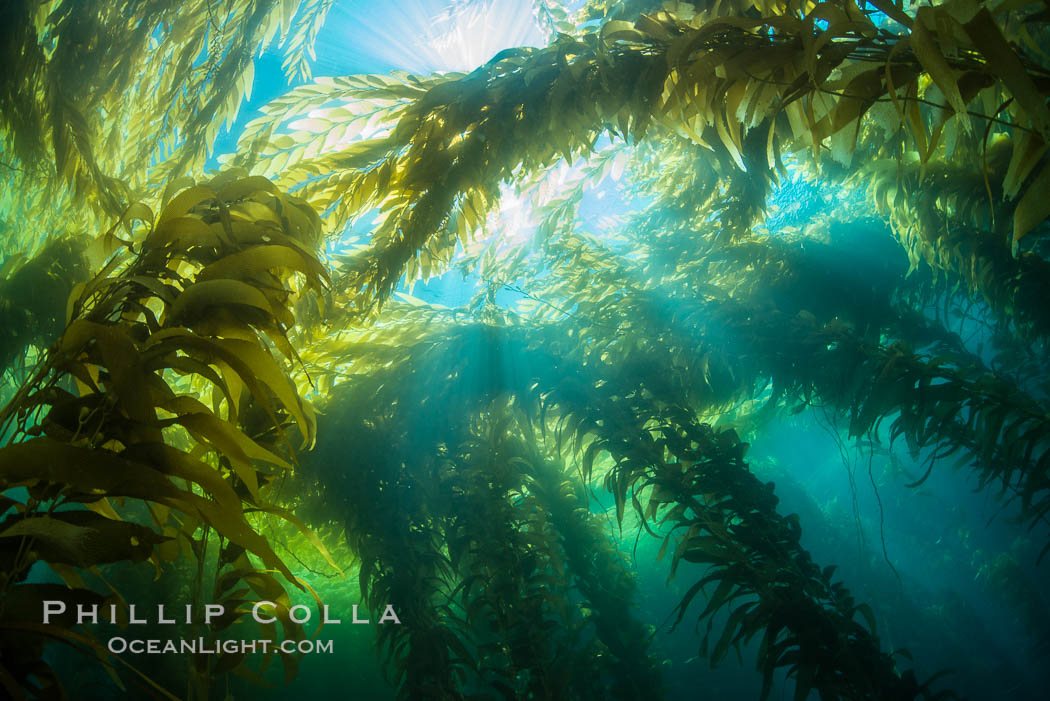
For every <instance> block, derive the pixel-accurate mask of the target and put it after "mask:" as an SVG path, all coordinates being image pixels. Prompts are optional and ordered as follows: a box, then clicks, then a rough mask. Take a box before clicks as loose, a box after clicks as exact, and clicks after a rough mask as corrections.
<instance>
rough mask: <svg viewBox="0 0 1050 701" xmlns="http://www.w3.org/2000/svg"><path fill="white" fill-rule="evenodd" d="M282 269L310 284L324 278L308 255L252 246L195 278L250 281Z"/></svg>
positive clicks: (276, 246) (296, 251) (222, 260)
mask: <svg viewBox="0 0 1050 701" xmlns="http://www.w3.org/2000/svg"><path fill="white" fill-rule="evenodd" d="M274 268H283V269H287V270H294V271H297V272H300V273H303V274H304V275H306V276H307V279H308V280H310V281H311V284H319V282H318V281H319V280H320V279H324V278H325V277H326V273H325V270H324V268H323V267H322V266H321V264H320V263H318V262H317V260H315V259H314V258H312V257H311V256H309V255H306V254H304V253H302V252H301V251H299V250H297V249H295V248H292V247H290V246H278V245H267V246H255V247H253V248H250V249H248V250H245V251H240V252H239V253H234V254H231V255H228V256H226V257H225V258H223V259H221V260H218V261H216V262H214V263H212V264H211V265H208V266H206V267H205V268H204V269H203V270H202V271H201V272H200V274H199V275H198V276H197V279H198V280H214V279H217V278H230V279H235V280H249V279H251V278H253V277H254V276H256V275H258V274H259V273H262V272H266V271H269V270H272V269H274Z"/></svg>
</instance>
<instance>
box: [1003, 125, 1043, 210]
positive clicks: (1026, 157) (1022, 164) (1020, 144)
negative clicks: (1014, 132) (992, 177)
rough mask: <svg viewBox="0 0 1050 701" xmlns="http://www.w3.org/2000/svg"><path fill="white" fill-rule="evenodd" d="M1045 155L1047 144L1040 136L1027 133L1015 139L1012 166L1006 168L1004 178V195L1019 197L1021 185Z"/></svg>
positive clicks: (1011, 156)
mask: <svg viewBox="0 0 1050 701" xmlns="http://www.w3.org/2000/svg"><path fill="white" fill-rule="evenodd" d="M1044 153H1046V142H1044V141H1043V139H1042V138H1041V137H1040V136H1039V135H1038V134H1035V133H1033V132H1030V131H1026V132H1022V133H1021V135H1020V136H1015V137H1014V146H1013V151H1012V153H1011V154H1010V165H1009V166H1008V167H1007V168H1006V176H1005V177H1004V178H1003V194H1004V195H1006V197H1010V198H1013V197H1016V196H1017V192H1018V190H1020V189H1021V183H1023V182H1024V180H1025V178H1027V177H1028V174H1029V173H1031V172H1032V169H1033V168H1035V166H1036V164H1037V163H1038V162H1039V159H1040V158H1042V157H1043V154H1044Z"/></svg>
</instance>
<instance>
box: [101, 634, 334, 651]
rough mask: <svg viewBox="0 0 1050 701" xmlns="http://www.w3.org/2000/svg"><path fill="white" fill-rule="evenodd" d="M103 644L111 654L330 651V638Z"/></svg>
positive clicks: (120, 640)
mask: <svg viewBox="0 0 1050 701" xmlns="http://www.w3.org/2000/svg"><path fill="white" fill-rule="evenodd" d="M106 647H107V648H108V649H109V651H110V652H112V653H113V654H114V655H120V654H123V653H125V652H130V653H131V654H133V655H164V654H172V653H183V654H187V653H188V654H194V655H218V654H220V653H226V654H228V655H236V654H241V655H247V654H255V653H261V654H266V653H268V652H273V651H277V652H282V653H284V654H287V655H294V654H296V653H299V654H303V655H309V654H312V653H329V654H331V653H332V651H333V650H332V641H331V640H282V641H280V642H274V641H273V640H219V641H215V640H210V641H209V640H205V639H204V638H197V639H196V640H138V639H135V640H127V639H126V638H121V637H116V638H110V639H109V642H108V643H107V644H106Z"/></svg>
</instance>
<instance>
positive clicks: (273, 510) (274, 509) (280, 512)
mask: <svg viewBox="0 0 1050 701" xmlns="http://www.w3.org/2000/svg"><path fill="white" fill-rule="evenodd" d="M258 509H259V510H260V511H264V512H266V513H268V514H274V515H275V516H280V517H281V518H283V519H284V520H285V521H287V522H288V523H290V524H292V525H293V526H295V527H296V528H297V529H298V530H299V532H300V533H302V534H303V535H304V536H306V539H307V540H308V541H310V544H311V545H313V546H314V547H315V548H317V552H319V553H321V556H322V557H323V558H324V559H325V560H326V561H327V562H328V564H329V565H331V566H332V568H333V569H335V571H336V572H338V573H339V576H340V577H345V576H346V575H345V574H344V573H343V569H342V568H341V567H340V566H339V565H337V564H336V562H335V560H333V559H332V555H331V553H329V552H328V548H326V547H325V546H324V543H322V542H321V539H320V538H318V537H317V534H316V533H314V532H313V531H312V530H310V527H309V526H307V525H306V524H305V523H303V522H302V521H301V520H300V519H299V518H298V517H297V516H296V515H295V514H293V513H292V512H291V511H289V510H288V509H284V508H281V507H280V506H276V505H274V504H263V505H261V506H259V507H258Z"/></svg>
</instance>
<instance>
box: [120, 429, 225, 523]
mask: <svg viewBox="0 0 1050 701" xmlns="http://www.w3.org/2000/svg"><path fill="white" fill-rule="evenodd" d="M124 455H126V456H127V457H128V459H129V460H134V461H135V462H140V463H145V464H149V465H155V466H156V467H157V469H159V470H160V471H161V472H163V473H164V474H168V475H171V476H172V477H178V478H179V479H184V480H188V481H190V482H195V483H196V484H198V485H200V487H201V489H203V490H204V493H205V494H207V495H208V496H210V497H211V498H212V499H214V500H215V501H216V503H217V504H218V505H219V506H220V507H222V509H223V510H225V511H229V512H231V513H236V512H238V511H240V510H241V499H240V497H239V496H237V493H236V492H235V491H233V487H231V486H230V484H229V482H227V481H226V480H224V479H223V478H222V475H221V474H220V473H219V472H218V471H217V470H215V468H213V467H211V466H210V465H208V464H206V463H203V462H201V461H200V460H197V459H195V458H193V457H191V456H190V455H189V454H188V453H184V452H183V451H181V450H179V449H178V448H173V447H172V446H170V445H167V444H165V443H136V444H135V445H132V446H129V447H128V449H127V450H126V451H125V452H124Z"/></svg>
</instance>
